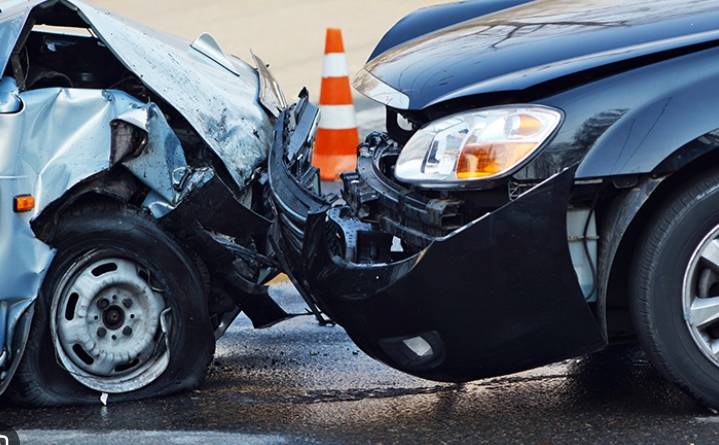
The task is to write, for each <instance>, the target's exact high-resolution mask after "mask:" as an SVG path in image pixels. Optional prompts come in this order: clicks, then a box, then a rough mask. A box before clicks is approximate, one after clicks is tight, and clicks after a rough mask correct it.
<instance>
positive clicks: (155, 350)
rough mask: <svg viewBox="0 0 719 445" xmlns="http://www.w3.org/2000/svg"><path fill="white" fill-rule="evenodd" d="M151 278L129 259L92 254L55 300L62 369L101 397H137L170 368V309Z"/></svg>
mask: <svg viewBox="0 0 719 445" xmlns="http://www.w3.org/2000/svg"><path fill="white" fill-rule="evenodd" d="M162 293H163V292H162V289H159V288H157V287H153V285H152V283H151V274H150V272H149V271H148V270H147V269H145V268H143V267H142V266H141V265H140V264H138V263H136V262H134V261H132V260H129V259H124V258H113V257H107V255H106V254H105V253H104V252H102V251H95V252H90V253H89V254H88V255H87V256H85V257H84V258H83V259H82V260H81V261H80V262H78V263H77V264H75V265H74V266H73V267H71V268H70V269H69V270H68V271H67V274H66V280H64V283H63V286H62V288H61V291H60V292H59V293H58V294H56V295H55V296H54V298H53V302H52V306H51V313H52V314H53V317H52V319H51V323H52V326H51V333H52V337H53V343H54V345H55V349H56V352H57V356H58V358H59V359H60V361H61V363H62V365H63V366H64V367H65V368H66V369H67V370H68V371H69V372H70V375H72V377H73V378H75V379H76V380H77V381H78V382H80V383H82V384H83V385H85V386H87V387H88V388H91V389H94V390H96V391H102V392H107V393H122V392H128V391H135V390H137V389H140V388H142V387H143V386H146V385H148V384H149V383H151V382H152V381H154V380H155V379H156V378H157V377H158V376H159V375H160V374H162V372H164V371H165V369H166V368H167V365H168V363H169V354H168V348H167V345H166V339H167V335H168V329H169V320H170V317H169V316H168V315H169V311H170V308H169V306H168V305H167V303H166V302H165V300H164V298H163V295H162Z"/></svg>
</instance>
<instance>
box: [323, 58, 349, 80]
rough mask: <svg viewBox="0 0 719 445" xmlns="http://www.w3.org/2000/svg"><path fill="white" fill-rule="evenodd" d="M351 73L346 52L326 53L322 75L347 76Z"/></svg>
mask: <svg viewBox="0 0 719 445" xmlns="http://www.w3.org/2000/svg"><path fill="white" fill-rule="evenodd" d="M348 75H349V70H348V69H347V58H346V57H345V55H344V53H331V54H325V56H324V59H323V61H322V77H345V76H348Z"/></svg>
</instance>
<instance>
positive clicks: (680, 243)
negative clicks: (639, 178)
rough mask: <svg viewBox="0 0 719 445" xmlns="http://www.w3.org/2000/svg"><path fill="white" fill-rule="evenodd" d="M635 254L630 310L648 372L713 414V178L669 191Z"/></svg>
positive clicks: (717, 264) (718, 258) (717, 359)
mask: <svg viewBox="0 0 719 445" xmlns="http://www.w3.org/2000/svg"><path fill="white" fill-rule="evenodd" d="M649 220H650V221H651V223H650V224H649V226H648V227H647V231H646V233H645V234H644V237H643V240H642V241H641V242H640V244H639V245H638V248H637V249H636V250H635V262H634V265H633V269H632V272H631V275H630V276H633V277H634V281H633V282H632V283H631V292H632V295H631V298H632V301H631V308H632V316H633V319H634V326H635V329H636V331H637V334H638V336H639V340H640V342H641V344H642V346H643V348H644V350H645V351H646V352H647V355H648V356H649V358H650V360H651V361H652V363H653V364H654V365H655V367H656V368H657V369H658V370H659V371H660V372H662V373H663V374H664V375H665V376H666V377H667V378H668V379H670V380H671V381H673V382H674V383H676V384H677V385H679V386H680V387H681V388H682V389H684V390H685V391H686V392H688V393H689V394H691V395H692V396H694V397H695V398H697V399H698V400H700V401H701V402H702V403H703V404H705V405H707V406H710V407H713V408H719V174H717V172H711V173H707V174H704V175H702V176H700V177H698V178H696V179H695V180H693V181H692V182H690V183H688V184H687V185H686V186H684V187H683V188H681V189H680V190H677V191H676V192H675V193H674V194H673V195H672V196H670V197H669V199H667V200H666V201H665V202H664V203H663V205H662V206H661V207H660V208H659V209H658V210H657V211H656V212H655V214H654V215H652V217H651V218H650V219H649Z"/></svg>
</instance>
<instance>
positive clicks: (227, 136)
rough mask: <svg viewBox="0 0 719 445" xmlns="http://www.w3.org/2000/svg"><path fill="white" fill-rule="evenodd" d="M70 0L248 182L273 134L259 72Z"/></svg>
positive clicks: (120, 56)
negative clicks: (223, 61) (260, 94)
mask: <svg viewBox="0 0 719 445" xmlns="http://www.w3.org/2000/svg"><path fill="white" fill-rule="evenodd" d="M68 3H69V4H72V5H74V6H75V7H77V8H78V11H79V12H80V14H81V15H82V17H83V18H84V19H85V20H86V21H87V22H88V23H89V25H90V26H91V27H92V30H93V31H94V32H95V34H96V35H97V37H98V38H99V39H100V40H101V41H102V42H104V43H105V44H106V45H107V47H108V48H109V49H110V51H112V53H113V54H115V56H116V57H117V58H118V59H119V60H120V61H121V62H122V63H123V65H125V66H126V67H127V68H128V69H129V70H130V71H131V72H133V73H134V74H136V75H137V76H138V77H139V78H140V79H142V82H143V83H144V84H145V85H147V87H148V88H150V89H151V90H152V91H154V92H155V93H156V94H158V95H159V96H160V97H162V98H163V99H164V100H165V101H167V102H168V103H169V104H171V105H172V107H174V108H175V109H176V110H177V111H178V112H179V113H181V114H182V116H183V117H184V118H185V119H187V121H188V122H189V123H190V125H192V127H193V128H194V129H195V130H196V131H197V133H198V134H199V135H200V137H202V138H203V140H204V141H205V142H206V143H207V144H208V145H209V146H210V148H212V150H213V151H214V152H215V153H217V155H218V156H219V157H220V159H221V160H222V161H223V163H224V164H225V167H227V170H228V171H229V173H230V175H231V176H232V177H233V179H234V180H235V181H236V182H237V184H239V185H240V186H243V185H245V184H246V183H247V182H248V180H249V179H250V177H251V176H252V172H253V171H254V170H255V168H256V167H257V166H258V165H259V164H260V163H262V162H263V161H264V160H265V159H266V156H267V147H268V146H269V144H270V141H271V138H272V124H271V122H270V119H269V117H268V115H267V114H266V113H265V111H264V110H263V109H262V108H261V107H258V106H257V95H258V89H259V81H258V78H257V73H256V72H255V70H254V69H253V68H252V67H251V66H249V65H248V64H246V63H245V62H242V61H241V60H239V59H232V62H233V67H234V70H233V71H232V72H231V71H229V70H228V69H227V68H226V67H225V66H224V65H220V64H219V63H217V62H216V61H215V60H214V59H210V58H209V57H207V56H206V55H204V54H203V53H200V52H199V51H197V50H195V49H193V48H192V47H191V46H190V45H189V44H188V43H187V42H185V41H184V40H182V39H179V38H177V37H174V36H170V35H167V34H163V33H160V32H157V31H155V30H152V29H149V28H146V27H144V26H142V25H138V24H136V23H131V22H129V21H128V20H126V19H123V18H121V17H118V16H115V15H113V14H110V13H107V12H106V11H103V10H101V9H99V8H96V7H94V6H90V5H89V4H86V3H84V2H81V1H79V0H72V1H68ZM203 47H204V48H207V46H206V45H204V46H203Z"/></svg>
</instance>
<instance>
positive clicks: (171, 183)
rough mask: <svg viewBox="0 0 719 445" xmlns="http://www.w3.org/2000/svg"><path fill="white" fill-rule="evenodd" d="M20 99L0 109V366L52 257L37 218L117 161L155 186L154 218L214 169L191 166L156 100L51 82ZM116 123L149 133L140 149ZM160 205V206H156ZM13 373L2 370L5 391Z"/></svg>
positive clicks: (12, 351)
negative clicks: (17, 203)
mask: <svg viewBox="0 0 719 445" xmlns="http://www.w3.org/2000/svg"><path fill="white" fill-rule="evenodd" d="M18 97H19V98H20V99H21V101H22V108H21V109H20V110H19V111H18V112H16V113H0V134H2V135H3V137H2V138H0V202H2V203H6V206H4V210H3V211H0V225H2V227H3V230H2V231H0V282H2V283H3V286H2V289H1V293H0V327H3V329H0V366H2V367H6V366H10V369H11V370H12V369H14V367H15V365H16V362H17V361H18V360H19V358H20V356H21V353H20V352H21V351H22V348H21V347H20V346H22V345H23V344H24V340H23V341H18V338H14V337H15V336H18V335H20V336H23V335H27V332H28V330H27V326H29V325H28V323H29V321H30V319H31V317H30V316H25V318H24V319H25V325H24V326H25V328H24V329H21V330H16V329H15V326H16V324H17V323H18V321H19V320H20V319H21V317H23V314H28V309H31V308H32V303H33V302H34V300H35V298H36V296H37V294H38V292H39V289H40V286H41V285H42V281H43V279H44V277H45V273H46V272H47V270H48V268H49V266H50V263H51V262H52V259H53V257H54V250H53V249H52V247H51V246H48V245H47V244H45V243H44V242H43V241H41V240H40V239H38V238H37V237H36V235H35V233H34V231H33V228H32V226H31V223H32V222H33V220H35V219H36V218H38V217H40V216H41V215H42V213H43V212H44V211H45V210H46V209H48V208H49V207H50V206H51V205H52V204H53V203H55V202H56V201H59V200H61V199H62V198H63V197H64V196H65V194H66V193H67V192H68V191H69V190H71V189H72V188H73V187H75V186H77V185H78V184H80V183H81V182H82V181H85V180H86V179H88V178H92V177H94V176H95V175H97V174H99V173H102V172H106V171H108V170H109V169H110V168H111V167H112V166H113V165H114V163H120V162H122V163H125V166H126V167H127V168H128V169H129V170H130V171H131V172H132V173H133V174H134V175H135V176H136V177H137V178H138V179H139V180H140V181H142V182H143V183H145V184H146V185H147V186H148V187H149V188H150V190H151V193H150V196H151V197H154V198H153V200H152V202H150V203H148V204H147V207H148V208H149V209H150V210H151V211H153V213H155V215H156V216H157V217H161V216H164V215H165V214H167V212H168V211H171V210H172V209H173V208H174V207H175V206H176V205H177V204H178V203H179V202H180V201H181V199H182V197H183V196H185V195H187V194H188V193H190V192H191V191H192V190H194V189H196V188H198V187H199V186H201V185H203V184H205V183H206V182H207V181H209V179H211V178H212V177H213V175H214V172H213V171H212V170H211V169H192V168H190V167H189V166H188V165H187V162H186V160H185V157H184V152H183V150H182V146H181V145H180V141H179V139H177V136H176V135H175V134H174V132H173V131H172V129H171V128H170V126H169V125H168V123H167V121H166V120H165V117H164V115H163V114H162V113H161V112H160V111H159V109H158V108H157V106H156V105H155V104H152V103H150V104H146V103H143V102H140V101H139V100H137V99H135V98H133V97H132V96H129V95H128V94H126V93H124V92H121V91H113V90H104V91H103V90H87V89H66V88H47V89H40V90H33V91H28V92H25V93H19V94H18ZM118 122H123V123H126V124H127V125H132V126H133V127H134V128H136V129H137V130H138V131H142V132H144V133H145V137H144V139H145V142H144V143H143V144H141V146H140V149H141V151H140V152H139V153H129V152H127V150H125V151H124V152H123V151H122V149H121V148H120V147H118V146H117V143H118V142H117V141H118V139H119V138H118V137H117V123H118ZM133 149H135V150H137V147H133ZM23 194H32V195H33V196H34V197H35V199H36V205H35V208H34V209H33V211H32V212H28V213H14V212H12V211H11V207H10V205H9V203H12V202H13V198H14V197H15V196H18V195H23ZM160 204H161V206H160ZM158 206H160V208H161V210H159V211H158V210H156V209H155V208H153V207H158ZM13 345H15V347H13ZM18 345H19V346H18ZM8 360H10V361H11V362H10V363H8ZM11 377H12V375H11V373H7V374H5V375H4V376H3V379H2V382H0V391H2V390H3V389H4V386H5V385H6V383H7V382H9V380H10V378H11Z"/></svg>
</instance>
